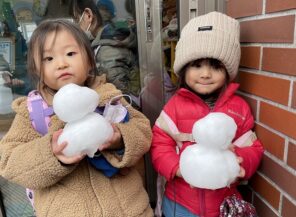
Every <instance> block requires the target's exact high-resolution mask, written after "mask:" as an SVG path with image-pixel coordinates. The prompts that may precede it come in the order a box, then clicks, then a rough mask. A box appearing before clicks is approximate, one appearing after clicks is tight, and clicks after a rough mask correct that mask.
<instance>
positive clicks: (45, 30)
mask: <svg viewBox="0 0 296 217" xmlns="http://www.w3.org/2000/svg"><path fill="white" fill-rule="evenodd" d="M62 30H66V31H68V32H69V33H71V34H72V35H73V37H74V38H75V40H76V41H77V43H78V45H79V46H80V48H81V50H82V52H83V55H85V57H86V59H87V61H88V63H89V65H90V68H91V70H90V72H89V75H90V76H89V79H88V80H87V81H86V82H87V86H90V85H91V84H92V83H93V81H94V79H95V75H97V67H96V62H95V58H94V53H93V50H92V48H91V45H90V41H89V39H88V38H87V36H86V35H85V34H84V32H83V31H82V30H81V29H80V28H79V26H78V25H76V24H74V23H72V22H70V21H68V20H63V19H57V20H50V19H49V20H45V21H43V22H41V23H40V24H39V25H38V27H37V28H36V29H35V31H34V32H33V34H32V37H31V38H30V41H29V45H28V54H27V69H28V72H29V74H30V75H31V77H32V80H33V82H34V84H35V85H36V84H37V83H41V82H43V72H42V64H43V61H42V60H43V58H44V57H43V51H44V44H45V41H46V38H47V36H48V35H49V33H52V32H54V33H55V34H56V33H58V32H60V31H62ZM36 54H37V55H38V58H39V62H40V69H39V70H40V71H39V70H38V69H37V67H36V63H35V59H34V56H35V55H36Z"/></svg>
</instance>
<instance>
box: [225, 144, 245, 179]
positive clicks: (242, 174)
mask: <svg viewBox="0 0 296 217" xmlns="http://www.w3.org/2000/svg"><path fill="white" fill-rule="evenodd" d="M234 147H235V145H234V144H230V145H229V147H228V149H229V150H230V151H232V152H233V153H234V154H235V151H234ZM236 158H237V162H238V164H239V165H240V164H241V163H242V162H243V158H242V157H236ZM245 175H246V171H245V169H244V168H243V167H241V166H240V170H239V174H238V178H244V177H245Z"/></svg>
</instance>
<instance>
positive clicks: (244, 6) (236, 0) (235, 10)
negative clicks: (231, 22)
mask: <svg viewBox="0 0 296 217" xmlns="http://www.w3.org/2000/svg"><path fill="white" fill-rule="evenodd" d="M226 13H227V14H228V15H229V16H231V17H234V18H238V17H247V16H254V15H260V14H262V0H252V1H246V0H228V1H226Z"/></svg>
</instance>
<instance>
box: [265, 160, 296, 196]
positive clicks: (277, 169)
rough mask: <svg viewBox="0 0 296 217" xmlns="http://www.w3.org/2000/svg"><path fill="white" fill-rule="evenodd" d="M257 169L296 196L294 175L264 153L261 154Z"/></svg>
mask: <svg viewBox="0 0 296 217" xmlns="http://www.w3.org/2000/svg"><path fill="white" fill-rule="evenodd" d="M259 170H260V171H261V172H262V173H263V174H265V175H266V176H267V177H268V178H269V179H271V180H272V181H273V182H274V183H275V184H276V185H277V186H279V187H280V188H281V189H282V190H284V191H285V192H287V193H288V194H289V195H290V196H291V197H294V198H296V188H295V186H296V176H295V175H294V174H292V173H290V172H289V171H288V170H286V169H285V168H283V167H282V166H281V165H279V164H278V163H277V162H275V161H273V160H272V159H271V158H269V157H267V156H266V155H264V156H263V159H262V162H261V166H260V168H259Z"/></svg>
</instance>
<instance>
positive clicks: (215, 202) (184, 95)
mask: <svg viewBox="0 0 296 217" xmlns="http://www.w3.org/2000/svg"><path fill="white" fill-rule="evenodd" d="M238 86H239V85H238V84H235V83H231V84H230V85H229V86H228V87H227V89H226V90H225V92H224V93H223V94H222V95H221V96H220V98H219V99H218V100H217V102H216V104H215V107H214V108H213V109H212V110H210V108H209V107H208V106H207V105H206V104H205V103H204V102H203V101H202V99H201V98H199V97H198V96H197V95H195V94H194V93H192V92H190V91H189V90H187V89H183V88H181V89H180V90H179V91H178V92H177V93H176V94H175V95H174V96H173V97H172V98H171V99H170V100H169V102H168V103H167V104H166V105H165V107H164V109H163V110H164V112H165V113H166V114H167V115H168V116H169V117H170V119H171V120H172V121H173V122H174V123H175V125H176V126H177V128H178V129H179V131H180V132H182V133H191V131H192V127H193V124H194V123H195V122H196V121H197V120H199V119H200V118H203V117H204V116H206V115H207V114H209V113H210V112H223V113H225V114H227V115H229V116H230V117H232V118H233V119H234V120H235V122H236V124H237V132H236V135H235V138H234V140H236V139H237V138H239V137H240V136H241V135H243V134H244V133H246V132H247V131H249V130H250V129H252V127H253V124H254V119H253V116H252V114H251V111H250V108H249V106H248V104H247V103H246V102H245V101H244V100H243V99H242V98H241V97H239V96H237V95H235V91H236V90H237V88H238ZM191 144H192V143H190V142H184V143H183V146H182V148H181V150H180V153H182V151H183V150H184V149H185V148H186V147H187V146H188V145H191ZM235 153H236V154H237V156H240V157H242V158H243V163H242V164H241V166H242V167H243V168H244V169H245V171H246V175H245V179H249V178H250V177H251V176H252V175H253V174H254V173H255V171H256V169H257V167H258V165H259V163H260V159H261V157H262V154H263V146H262V144H261V143H260V141H259V140H255V141H254V143H253V144H252V145H251V146H248V147H245V148H239V147H236V148H235ZM151 157H152V163H153V166H154V168H155V170H156V171H157V172H158V173H160V174H161V175H163V176H164V177H165V178H166V180H167V184H166V190H165V194H166V196H167V197H168V198H169V199H171V200H173V201H174V200H175V201H176V202H177V203H179V204H181V205H183V206H184V207H186V208H187V209H188V210H190V211H191V212H192V213H194V214H196V215H199V216H206V217H216V216H218V215H219V206H220V204H221V203H222V201H223V199H224V198H225V197H226V196H229V195H232V194H234V193H236V194H238V195H239V193H238V192H237V190H236V184H235V183H234V184H232V185H231V186H230V187H229V188H228V187H227V188H222V189H217V190H207V189H199V188H193V187H190V185H189V184H188V183H186V182H185V181H184V179H182V178H174V177H175V174H176V171H177V169H178V168H179V159H180V155H178V154H177V153H176V142H175V140H174V139H172V138H171V137H170V136H169V135H168V134H166V133H165V132H164V131H163V130H162V129H160V128H159V127H158V126H156V125H155V126H154V127H153V139H152V146H151Z"/></svg>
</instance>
